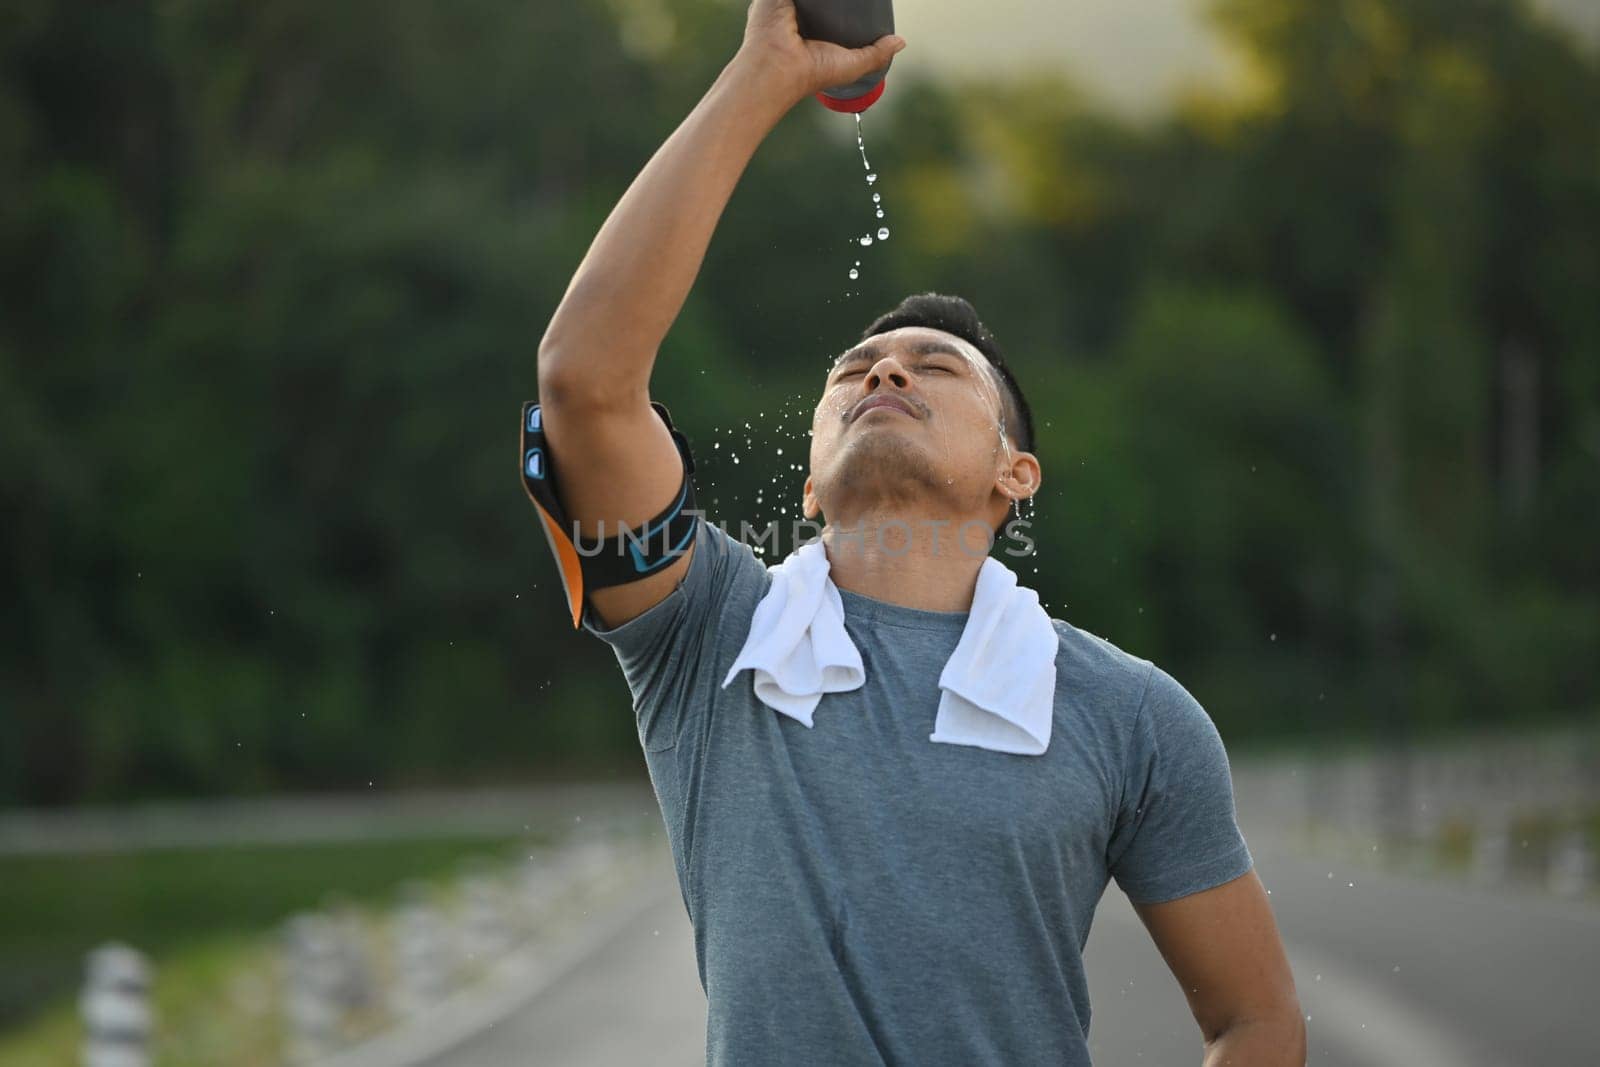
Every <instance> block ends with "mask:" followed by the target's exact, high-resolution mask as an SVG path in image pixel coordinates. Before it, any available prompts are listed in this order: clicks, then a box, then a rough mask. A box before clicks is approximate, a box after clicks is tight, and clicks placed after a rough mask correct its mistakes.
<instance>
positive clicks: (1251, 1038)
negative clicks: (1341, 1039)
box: [1202, 1008, 1306, 1067]
mask: <svg viewBox="0 0 1600 1067" xmlns="http://www.w3.org/2000/svg"><path fill="white" fill-rule="evenodd" d="M1305 1062H1306V1028H1305V1022H1304V1021H1303V1020H1302V1019H1301V1017H1300V1012H1299V1009H1298V1008H1296V1009H1295V1011H1294V1014H1292V1015H1284V1016H1281V1017H1278V1018H1271V1019H1243V1020H1240V1021H1239V1022H1236V1023H1234V1024H1233V1025H1232V1026H1229V1027H1228V1028H1227V1029H1226V1030H1223V1031H1222V1032H1221V1033H1220V1034H1218V1035H1217V1036H1216V1037H1215V1038H1214V1039H1213V1040H1211V1041H1209V1042H1207V1043H1206V1058H1205V1060H1204V1062H1203V1064H1202V1067H1305Z"/></svg>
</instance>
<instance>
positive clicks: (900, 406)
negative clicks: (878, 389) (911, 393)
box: [850, 394, 917, 422]
mask: <svg viewBox="0 0 1600 1067" xmlns="http://www.w3.org/2000/svg"><path fill="white" fill-rule="evenodd" d="M877 408H889V409H891V410H893V411H898V412H900V413H901V414H902V415H909V416H911V417H912V418H916V417H917V413H916V412H915V411H913V410H912V409H911V405H910V404H908V403H906V402H905V401H904V400H901V399H900V398H899V397H897V396H890V395H888V394H883V395H880V396H869V397H867V399H865V400H863V401H862V402H861V403H859V404H857V405H856V409H855V411H853V412H851V414H850V421H851V422H855V421H856V420H857V419H859V418H861V416H863V415H865V414H866V413H867V412H869V411H873V410H875V409H877Z"/></svg>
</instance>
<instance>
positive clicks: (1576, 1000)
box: [432, 834, 1600, 1067]
mask: <svg viewBox="0 0 1600 1067" xmlns="http://www.w3.org/2000/svg"><path fill="white" fill-rule="evenodd" d="M1250 840H1251V848H1252V850H1253V851H1254V852H1255V854H1256V859H1257V871H1258V872H1259V873H1260V875H1261V878H1262V880H1263V882H1264V883H1265V884H1266V885H1267V887H1268V888H1269V889H1270V890H1271V891H1272V899H1273V902H1274V910H1275V912H1276V914H1277V916H1278V919H1279V923H1280V926H1281V927H1282V929H1283V931H1284V936H1285V940H1286V942H1287V943H1288V945H1289V951H1290V956H1291V959H1292V962H1293V965H1294V970H1295V978H1296V984H1297V986H1298V988H1299V991H1300V996H1301V1001H1302V1005H1303V1007H1304V1008H1305V1010H1306V1013H1307V1014H1308V1015H1309V1016H1310V1017H1311V1018H1310V1023H1309V1024H1308V1029H1309V1034H1310V1042H1311V1050H1310V1056H1309V1059H1308V1062H1309V1063H1310V1064H1313V1065H1317V1067H1402V1065H1403V1067H1436V1065H1437V1067H1444V1065H1449V1067H1480V1065H1481V1067H1488V1065H1490V1064H1507V1063H1518V1064H1521V1063H1529V1064H1532V1063H1538V1064H1582V1063H1592V1062H1594V1060H1593V1056H1594V1054H1595V1053H1594V1050H1595V1049H1597V1048H1600V1012H1596V1011H1595V1010H1594V1003H1595V988H1596V984H1597V980H1600V909H1596V908H1594V907H1593V906H1584V905H1563V904H1560V903H1557V902H1554V901H1550V900H1546V899H1543V898H1534V897H1524V896H1511V895H1504V894H1500V893H1497V892H1491V891H1487V890H1479V889H1473V888H1469V887H1464V886H1458V885H1454V884H1448V883H1441V882H1436V881H1423V880H1417V879H1408V878H1403V877H1397V876H1393V875H1384V874H1380V873H1377V872H1375V871H1372V870H1367V869H1354V868H1348V867H1344V866H1335V865H1332V864H1330V863H1326V862H1318V861H1317V860H1315V859H1313V858H1307V857H1304V856H1300V855H1297V854H1294V853H1292V852H1289V851H1287V850H1285V849H1283V848H1282V847H1280V846H1276V845H1274V844H1273V843H1272V841H1271V839H1270V838H1269V837H1267V836H1266V835H1264V834H1251V835H1250ZM659 877H660V879H661V889H662V892H661V894H660V896H659V897H658V898H657V899H656V901H655V902H654V903H653V904H650V905H649V906H648V907H646V908H645V909H644V910H643V911H639V912H636V913H635V914H634V917H633V918H632V919H630V920H628V921H627V922H626V923H625V924H623V925H622V926H620V927H619V928H618V929H617V930H616V932H615V933H614V934H613V935H612V936H610V937H609V938H608V939H607V940H605V941H604V942H603V943H602V944H600V945H599V946H598V947H596V948H595V949H594V950H593V951H592V952H589V953H588V954H587V955H586V956H584V957H583V958H582V959H581V960H580V961H579V962H577V963H576V964H575V965H573V966H571V967H570V968H568V969H567V970H566V971H565V972H564V973H563V974H562V975H561V976H560V978H559V979H558V980H556V981H553V982H548V983H546V984H545V985H544V987H543V989H544V991H543V992H542V993H540V994H539V995H538V996H536V997H534V998H533V999H532V1000H531V1001H530V1002H529V1003H527V1004H526V1005H525V1006H524V1007H523V1008H522V1009H521V1010H519V1011H518V1012H516V1013H515V1014H513V1015H511V1016H509V1017H508V1018H505V1019H503V1020H502V1021H500V1022H499V1023H497V1024H496V1025H495V1026H493V1027H491V1028H490V1029H488V1030H486V1031H484V1032H482V1033H480V1034H478V1035H477V1036H476V1037H474V1038H471V1039H469V1040H468V1041H466V1042H464V1043H463V1044H461V1045H458V1046H457V1047H455V1048H454V1049H452V1050H451V1051H450V1052H449V1053H447V1054H445V1055H443V1056H441V1057H438V1058H436V1059H435V1060H434V1061H432V1062H433V1063H435V1064H438V1065H440V1067H443V1065H445V1064H449V1065H452V1067H489V1065H495V1067H499V1065H503V1064H507V1063H531V1062H538V1063H540V1064H548V1065H551V1067H602V1065H611V1064H636V1063H651V1064H663V1065H668V1067H671V1065H681V1067H691V1065H696V1064H701V1063H703V1062H704V1043H703V1042H704V1027H705V998H704V996H703V995H702V993H701V991H700V985H699V982H698V980H697V978H696V975H695V968H694V953H693V946H692V942H691V939H690V931H689V926H688V920H687V919H686V917H685V916H684V913H683V905H682V903H681V901H680V900H679V898H678V896H677V890H676V886H675V884H673V883H672V871H671V867H670V866H669V865H666V864H665V863H663V865H662V867H661V869H660V873H659ZM1351 883H1354V885H1352V884H1351ZM1087 962H1088V967H1089V975H1090V997H1091V1003H1092V1004H1093V1007H1094V1020H1093V1025H1092V1027H1091V1041H1090V1044H1091V1047H1092V1049H1093V1053H1094V1059H1095V1063H1096V1064H1097V1065H1101V1067H1108V1065H1109V1067H1117V1065H1120V1064H1161V1065H1166V1064H1198V1063H1199V1062H1200V1060H1201V1047H1200V1040H1199V1036H1198V1031H1197V1030H1196V1028H1195V1025H1194V1021H1193V1019H1192V1018H1191V1017H1190V1016H1189V1013H1188V1008H1187V1005H1186V1004H1185V1003H1184V1000H1183V997H1182V994H1181V992H1180V991H1179V989H1178V986H1177V983H1176V982H1175V981H1174V980H1173V979H1172V976H1171V974H1170V973H1169V972H1168V971H1167V969H1166V965H1165V964H1164V963H1163V961H1162V960H1161V957H1160V955H1159V954H1158V953H1157V952H1156V949H1155V946H1154V944H1153V943H1152V942H1151V941H1150V939H1149V936H1148V935H1147V934H1146V933H1145V931H1144V928H1143V927H1142V926H1141V925H1140V924H1139V921H1138V919H1137V917H1136V916H1135V915H1134V912H1133V910H1132V908H1131V907H1129V906H1128V904H1127V901H1126V898H1124V897H1123V896H1122V894H1121V892H1120V891H1118V890H1117V889H1116V887H1115V886H1114V885H1113V886H1112V887H1111V888H1109V889H1108V890H1107V893H1106V896H1105V898H1104V900H1103V901H1102V902H1101V905H1100V910H1099V912H1098V914H1097V917H1096V921H1095V926H1094V929H1093V932H1092V933H1091V935H1090V938H1089V945H1088V951H1087Z"/></svg>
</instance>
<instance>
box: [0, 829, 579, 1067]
mask: <svg viewBox="0 0 1600 1067" xmlns="http://www.w3.org/2000/svg"><path fill="white" fill-rule="evenodd" d="M549 840H550V838H549V836H548V835H541V834H527V835H522V836H519V837H517V838H508V837H505V836H495V837H457V838H430V839H427V840H409V841H407V840H388V841H364V842H350V843H337V844H323V843H318V844H306V845H281V846H280V845H251V846H237V847H230V848H220V849H219V848H206V849H160V850H152V851H148V852H138V853H127V854H96V855H76V856H38V857H32V856H30V857H4V858H0V1065H3V1067H32V1065H33V1064H39V1065H41V1067H43V1065H46V1064H49V1065H55V1064H61V1063H70V1062H76V1060H77V1045H78V1041H79V1040H80V1035H79V1028H78V1024H77V1008H76V997H77V994H78V992H79V986H80V983H81V980H82V969H83V960H84V954H85V953H86V952H88V950H89V949H91V948H93V947H94V946H96V945H98V944H101V943H102V942H105V941H109V940H120V941H124V942H126V943H128V944H131V945H133V946H135V947H136V948H138V949H140V950H141V951H143V952H145V953H147V954H148V955H149V956H150V957H151V959H152V962H153V965H154V968H155V974H156V985H155V988H154V997H155V1007H156V1015H157V1018H158V1019H160V1020H161V1026H162V1031H163V1038H164V1041H163V1043H162V1047H161V1058H160V1060H159V1062H160V1063H162V1064H187V1063H220V1062H228V1063H230V1064H238V1065H241V1067H248V1065H250V1064H253V1063H263V1064H264V1063H270V1062H273V1058H274V1057H275V1056H276V1048H275V1046H273V1044H272V1042H273V1041H274V1040H275V1038H274V1037H273V1035H272V1034H271V1033H270V1030H271V1027H270V1026H269V1025H268V1024H269V1021H270V1017H271V1010H270V1009H271V1007H272V996H273V990H274V989H275V988H276V971H275V967H276V952H275V949H276V947H277V942H276V939H275V936H274V935H275V934H276V932H277V927H278V924H279V923H280V922H281V921H282V920H283V919H284V918H285V917H287V916H288V915H290V914H291V913H293V912H295V911H298V910H301V909H305V908H315V907H322V906H325V905H327V904H329V903H333V902H344V903H348V904H351V905H354V906H357V907H360V906H381V905H384V904H387V903H389V902H390V900H391V898H392V894H393V890H394V888H395V887H396V886H397V885H398V884H399V883H400V882H403V881H405V880H407V879H410V878H430V877H438V876H441V875H445V874H450V873H453V872H454V871H456V870H457V869H458V868H459V867H460V865H461V864H462V863H463V862H464V861H466V860H468V859H469V858H472V857H476V856H486V855H487V856H495V857H499V856H503V855H505V854H507V853H509V852H510V851H511V849H512V846H514V845H515V846H518V849H519V850H523V849H526V850H532V849H533V848H536V847H540V846H542V845H544V844H546V843H548V842H549ZM223 1050H226V1053H225V1054H224V1053H223Z"/></svg>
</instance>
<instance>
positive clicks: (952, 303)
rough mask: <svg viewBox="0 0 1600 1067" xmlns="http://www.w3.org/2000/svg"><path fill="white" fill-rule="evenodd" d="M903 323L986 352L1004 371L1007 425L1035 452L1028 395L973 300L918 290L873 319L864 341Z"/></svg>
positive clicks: (1026, 449) (1021, 443)
mask: <svg viewBox="0 0 1600 1067" xmlns="http://www.w3.org/2000/svg"><path fill="white" fill-rule="evenodd" d="M902 326H926V327H928V328H930V329H934V330H943V331H944V332H945V333H951V334H955V335H956V336H957V337H959V338H961V339H962V340H963V341H966V342H967V343H968V344H970V345H971V346H972V347H973V348H976V349H977V350H978V351H979V352H982V353H983V354H984V357H985V358H986V359H988V361H989V363H990V365H991V366H993V367H994V369H995V370H996V371H998V372H999V373H1000V380H1001V381H1002V382H1004V383H1005V390H1004V396H1005V399H1006V404H1007V407H1009V408H1010V409H1011V410H1009V411H1007V412H1006V427H1007V429H1008V431H1009V434H1010V436H1011V439H1012V440H1013V441H1015V442H1016V444H1017V447H1018V448H1020V449H1021V450H1022V451H1024V452H1032V451H1033V444H1034V442H1033V412H1032V410H1030V409H1029V407H1028V398H1027V397H1026V396H1023V395H1022V387H1021V386H1020V385H1018V384H1017V379H1016V378H1015V377H1014V376H1012V373H1011V368H1010V367H1008V366H1006V359H1005V356H1004V354H1003V353H1001V351H1000V345H999V343H998V342H996V341H995V339H994V334H992V333H990V332H989V329H988V327H986V326H984V324H983V321H982V320H981V319H979V318H978V312H977V311H976V310H975V309H974V308H973V306H972V305H971V304H970V303H968V302H967V301H966V300H963V299H962V298H961V297H959V296H947V295H945V294H943V293H916V294H914V295H912V296H908V297H906V298H905V299H904V300H902V301H900V303H899V304H898V305H897V306H896V307H894V308H893V309H892V310H890V311H886V312H884V313H883V314H882V315H879V316H878V317H877V318H875V319H873V320H872V322H871V324H870V325H868V326H867V328H866V329H865V330H862V331H861V340H863V341H865V340H867V339H868V338H870V337H875V336H877V335H878V334H880V333H888V332H889V331H890V330H898V329H900V328H901V327H902Z"/></svg>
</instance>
